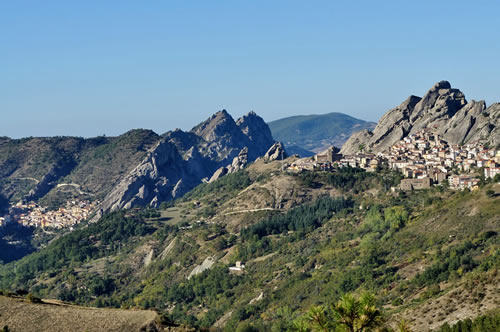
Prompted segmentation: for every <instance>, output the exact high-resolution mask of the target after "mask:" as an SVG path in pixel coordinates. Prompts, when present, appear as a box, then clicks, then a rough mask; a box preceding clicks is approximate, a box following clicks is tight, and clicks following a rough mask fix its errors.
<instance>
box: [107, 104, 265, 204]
mask: <svg viewBox="0 0 500 332" xmlns="http://www.w3.org/2000/svg"><path fill="white" fill-rule="evenodd" d="M273 143H274V140H273V138H272V135H271V131H270V130H269V127H268V126H267V124H266V123H265V122H264V120H263V119H262V118H260V117H259V116H258V115H257V114H255V113H254V112H250V113H248V114H247V115H245V116H243V117H242V118H240V119H238V120H237V121H236V122H235V121H234V120H233V118H232V117H231V115H229V114H228V113H227V112H226V111H225V110H222V111H220V112H217V113H216V114H214V115H212V116H211V117H210V118H209V119H207V120H206V121H204V122H202V123H200V124H199V125H197V126H195V127H194V128H193V129H192V130H191V131H189V132H184V131H182V130H180V129H176V130H174V131H171V132H168V133H166V134H164V135H163V138H162V139H161V141H160V142H158V143H157V145H156V146H155V147H154V148H153V149H151V151H149V152H148V154H147V156H146V158H144V160H143V161H142V162H141V163H140V164H139V165H138V166H137V167H136V168H135V169H134V170H132V171H131V172H130V173H129V174H128V175H127V176H126V177H125V178H124V179H122V181H120V183H119V184H118V185H117V186H116V187H115V188H114V189H113V190H112V192H111V193H110V194H109V195H107V196H106V198H105V199H104V201H103V202H102V204H101V206H100V209H101V210H102V212H108V211H113V210H116V209H119V208H131V207H134V206H144V205H150V206H158V205H159V204H160V203H161V202H162V201H166V200H171V199H174V198H178V197H180V196H182V195H184V194H185V193H186V192H187V191H189V190H190V189H192V188H194V187H195V186H196V185H198V184H199V183H200V182H201V180H202V179H204V178H210V179H211V181H215V180H216V179H218V178H219V177H221V176H223V175H225V174H227V173H233V172H236V171H238V170H239V169H241V168H243V167H244V166H245V165H246V164H247V163H248V162H251V161H253V160H255V159H256V158H257V157H259V156H262V155H264V154H265V152H266V151H267V149H268V148H269V147H270V146H271V145H272V144H273ZM230 161H232V162H231V164H230ZM216 170H217V171H216ZM214 171H216V172H215V174H214Z"/></svg>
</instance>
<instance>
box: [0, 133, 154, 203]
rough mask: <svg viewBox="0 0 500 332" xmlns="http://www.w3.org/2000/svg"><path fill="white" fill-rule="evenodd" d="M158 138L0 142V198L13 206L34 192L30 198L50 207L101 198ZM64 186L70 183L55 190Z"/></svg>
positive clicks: (134, 136) (134, 135)
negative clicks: (74, 200)
mask: <svg viewBox="0 0 500 332" xmlns="http://www.w3.org/2000/svg"><path fill="white" fill-rule="evenodd" d="M158 140H159V136H158V135H157V134H155V133H154V132H152V131H150V130H142V129H137V130H131V131H129V132H127V133H125V134H123V135H120V136H117V137H104V136H103V137H95V138H88V139H85V138H81V137H29V138H23V139H9V138H0V197H5V198H6V199H8V200H10V201H11V202H17V201H19V200H20V199H22V198H24V197H28V196H30V191H31V190H34V192H35V193H34V194H33V197H32V198H33V199H34V200H39V199H41V203H42V204H43V205H48V206H50V207H59V205H61V204H63V203H65V202H66V200H68V199H69V198H73V197H83V198H88V199H89V198H90V199H96V198H97V199H102V198H103V197H104V195H105V194H107V193H108V192H109V191H110V190H111V189H112V188H113V186H114V185H116V182H117V181H118V180H119V179H120V177H122V176H123V175H124V174H126V173H128V172H129V171H130V170H131V169H132V168H133V167H135V166H136V165H137V163H138V162H139V161H140V160H141V159H142V158H143V157H144V156H145V154H146V151H147V150H148V148H150V147H151V146H152V145H153V144H154V143H156V142H157V141H158ZM64 183H65V184H71V185H70V186H62V187H59V188H58V187H57V184H64ZM76 188H77V189H76ZM1 203H2V202H1V199H0V204H1ZM0 208H1V206H0Z"/></svg>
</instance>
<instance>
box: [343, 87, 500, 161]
mask: <svg viewBox="0 0 500 332" xmlns="http://www.w3.org/2000/svg"><path fill="white" fill-rule="evenodd" d="M499 115H500V104H498V103H496V104H493V105H491V106H490V107H488V108H486V104H485V102H484V101H479V102H477V101H471V102H467V100H466V99H465V96H464V94H463V93H462V92H461V91H460V90H458V89H453V88H451V85H450V83H449V82H447V81H441V82H438V83H436V84H435V85H434V86H433V87H432V88H431V89H430V90H429V91H428V92H427V93H426V94H425V96H424V97H422V98H420V97H417V96H410V97H409V98H408V99H406V100H405V101H404V102H403V103H402V104H401V105H399V106H398V107H396V108H394V109H391V110H390V111H388V112H387V113H386V114H384V116H382V118H381V119H380V120H379V122H378V124H377V126H376V127H375V129H374V130H373V131H368V130H363V131H359V132H357V133H355V134H353V135H352V136H351V137H350V138H349V140H348V141H347V142H346V143H345V144H344V145H343V146H342V150H341V153H342V154H354V153H356V152H359V151H360V150H364V151H373V152H379V151H384V150H387V149H388V148H390V147H391V146H392V145H393V144H394V143H396V142H398V141H399V140H401V139H402V138H404V137H406V136H407V135H409V134H412V133H415V132H417V131H419V130H421V129H423V128H430V129H432V130H434V131H435V132H436V133H438V134H440V135H442V136H443V137H444V139H446V140H447V141H449V142H450V143H452V144H465V143H469V142H473V141H485V142H486V141H487V142H489V143H491V144H493V145H497V144H499V143H500V129H499V127H500V119H499Z"/></svg>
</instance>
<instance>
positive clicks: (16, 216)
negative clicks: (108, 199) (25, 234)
mask: <svg viewBox="0 0 500 332" xmlns="http://www.w3.org/2000/svg"><path fill="white" fill-rule="evenodd" d="M96 204H98V203H97V202H89V201H85V200H84V201H77V200H73V201H68V202H67V203H66V206H65V207H61V208H59V209H58V210H54V211H51V210H48V209H47V208H44V207H41V206H39V205H38V204H36V203H34V202H30V203H27V204H25V203H22V202H19V203H18V204H16V205H15V206H13V207H11V208H10V211H9V214H8V215H6V216H4V217H2V218H0V225H4V224H6V223H8V222H17V223H19V224H22V225H24V226H33V227H42V228H45V227H53V228H64V227H70V226H73V225H75V224H78V223H80V222H81V221H83V220H84V219H86V218H88V217H89V216H90V214H91V213H92V211H93V210H94V209H95V207H96Z"/></svg>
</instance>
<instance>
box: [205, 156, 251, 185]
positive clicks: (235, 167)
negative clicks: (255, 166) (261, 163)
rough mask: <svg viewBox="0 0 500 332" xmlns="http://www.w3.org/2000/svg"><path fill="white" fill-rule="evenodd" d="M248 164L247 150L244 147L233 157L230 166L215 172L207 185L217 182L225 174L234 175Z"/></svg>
mask: <svg viewBox="0 0 500 332" xmlns="http://www.w3.org/2000/svg"><path fill="white" fill-rule="evenodd" d="M247 164H248V148H247V147H244V148H243V149H241V151H240V153H239V154H238V156H237V157H234V159H233V162H232V163H231V164H230V165H227V166H223V167H221V168H219V169H218V170H216V171H215V173H214V174H213V175H212V177H211V178H210V180H208V183H211V182H214V181H217V180H218V179H220V178H221V177H223V176H224V175H226V174H230V173H234V172H237V171H239V170H240V169H243V168H244V167H245V166H246V165H247Z"/></svg>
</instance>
